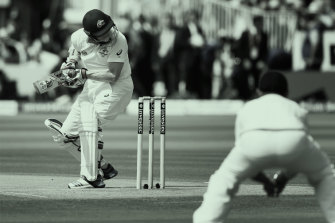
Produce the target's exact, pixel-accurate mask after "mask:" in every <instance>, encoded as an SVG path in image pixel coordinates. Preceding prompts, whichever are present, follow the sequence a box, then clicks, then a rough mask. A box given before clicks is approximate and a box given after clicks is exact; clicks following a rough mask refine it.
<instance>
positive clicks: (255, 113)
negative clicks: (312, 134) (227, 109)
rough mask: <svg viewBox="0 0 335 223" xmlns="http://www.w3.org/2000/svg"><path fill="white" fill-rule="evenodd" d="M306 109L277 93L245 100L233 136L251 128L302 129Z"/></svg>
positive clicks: (305, 126)
mask: <svg viewBox="0 0 335 223" xmlns="http://www.w3.org/2000/svg"><path fill="white" fill-rule="evenodd" d="M306 118H307V111H306V110H305V109H303V108H302V107H300V106H299V105H298V104H297V103H296V102H294V101H292V100H289V99H287V98H285V97H282V96H280V95H278V94H266V95H264V96H262V97H260V98H258V99H254V100H251V101H249V102H247V103H246V104H245V105H244V106H243V108H242V109H241V110H240V111H239V112H238V114H237V118H236V123H235V137H236V139H238V137H239V136H241V135H242V134H243V133H245V132H248V131H252V130H270V131H271V130H304V131H306V130H307V129H308V127H307V121H306Z"/></svg>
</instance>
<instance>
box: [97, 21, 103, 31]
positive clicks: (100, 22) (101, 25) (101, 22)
mask: <svg viewBox="0 0 335 223" xmlns="http://www.w3.org/2000/svg"><path fill="white" fill-rule="evenodd" d="M104 25H105V20H98V22H97V27H98V28H99V29H100V28H101V27H103V26H104Z"/></svg>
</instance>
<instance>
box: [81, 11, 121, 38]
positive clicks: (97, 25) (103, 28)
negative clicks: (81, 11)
mask: <svg viewBox="0 0 335 223" xmlns="http://www.w3.org/2000/svg"><path fill="white" fill-rule="evenodd" d="M114 26H115V24H114V22H113V20H112V18H111V17H110V16H109V15H107V14H105V13H103V12H102V11H100V10H98V9H92V10H90V11H88V12H87V13H86V14H85V15H84V18H83V27H84V32H85V33H86V34H87V35H88V36H89V37H99V36H102V35H104V34H106V33H107V32H109V30H110V29H111V28H112V27H114Z"/></svg>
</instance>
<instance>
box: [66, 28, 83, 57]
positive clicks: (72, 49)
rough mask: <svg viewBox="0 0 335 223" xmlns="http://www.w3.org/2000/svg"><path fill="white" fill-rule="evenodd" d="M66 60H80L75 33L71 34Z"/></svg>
mask: <svg viewBox="0 0 335 223" xmlns="http://www.w3.org/2000/svg"><path fill="white" fill-rule="evenodd" d="M67 60H75V61H77V62H78V61H79V60H80V50H79V46H78V38H77V35H76V33H73V34H72V35H71V46H70V48H69V56H68V58H67Z"/></svg>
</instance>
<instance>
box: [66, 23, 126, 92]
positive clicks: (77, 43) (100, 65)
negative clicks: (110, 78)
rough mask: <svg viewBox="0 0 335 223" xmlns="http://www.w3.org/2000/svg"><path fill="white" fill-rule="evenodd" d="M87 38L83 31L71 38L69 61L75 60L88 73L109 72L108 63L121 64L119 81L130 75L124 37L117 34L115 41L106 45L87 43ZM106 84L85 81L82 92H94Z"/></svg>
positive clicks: (119, 33)
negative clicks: (80, 63)
mask: <svg viewBox="0 0 335 223" xmlns="http://www.w3.org/2000/svg"><path fill="white" fill-rule="evenodd" d="M88 40H89V38H88V36H87V35H86V34H85V32H84V29H79V30H77V31H76V32H74V33H73V34H72V36H71V43H72V46H71V47H70V50H69V53H70V55H69V59H75V60H76V61H80V60H81V62H82V63H83V65H84V67H85V68H86V69H87V70H89V71H93V72H94V71H96V72H109V69H108V62H123V63H124V64H123V68H122V70H121V74H120V77H119V80H122V79H126V78H128V77H130V75H131V68H130V64H129V58H128V44H127V40H126V38H125V36H124V35H123V34H122V33H121V32H118V34H117V39H116V41H111V42H110V43H107V44H94V43H90V42H88ZM106 84H109V83H106V82H102V81H95V80H89V79H88V80H87V81H86V83H85V86H84V90H89V91H96V90H97V89H100V88H101V87H103V86H105V85H106Z"/></svg>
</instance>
